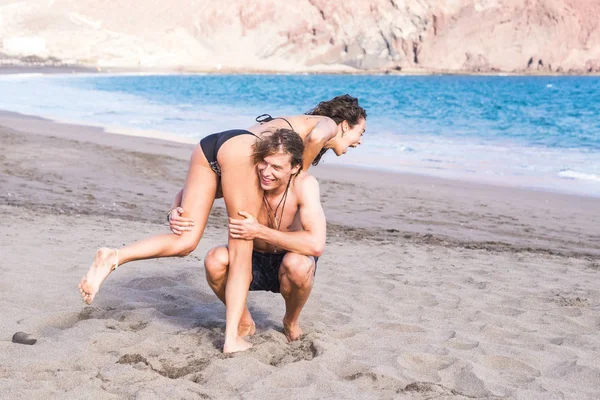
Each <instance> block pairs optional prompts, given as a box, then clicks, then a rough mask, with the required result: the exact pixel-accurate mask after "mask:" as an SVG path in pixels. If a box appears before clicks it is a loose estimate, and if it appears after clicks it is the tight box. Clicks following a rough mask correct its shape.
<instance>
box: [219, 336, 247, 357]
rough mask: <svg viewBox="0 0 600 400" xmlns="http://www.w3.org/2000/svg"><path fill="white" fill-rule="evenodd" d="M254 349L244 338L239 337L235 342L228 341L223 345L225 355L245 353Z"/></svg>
mask: <svg viewBox="0 0 600 400" xmlns="http://www.w3.org/2000/svg"><path fill="white" fill-rule="evenodd" d="M250 347H252V344H250V343H248V342H246V341H245V340H244V339H242V337H240V336H238V337H236V338H235V339H234V340H231V341H227V339H225V344H224V345H223V353H225V354H228V353H237V352H238V351H245V350H248V349H249V348H250Z"/></svg>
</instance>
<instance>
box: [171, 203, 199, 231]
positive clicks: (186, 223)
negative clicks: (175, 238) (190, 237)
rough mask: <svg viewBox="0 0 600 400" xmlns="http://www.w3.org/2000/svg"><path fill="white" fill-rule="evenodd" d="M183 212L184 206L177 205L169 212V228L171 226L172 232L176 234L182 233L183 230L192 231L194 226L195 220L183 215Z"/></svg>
mask: <svg viewBox="0 0 600 400" xmlns="http://www.w3.org/2000/svg"><path fill="white" fill-rule="evenodd" d="M183 213H184V211H183V208H181V207H177V208H174V209H173V210H172V211H171V213H170V214H169V228H171V232H173V233H174V234H176V235H181V234H182V233H183V232H187V231H191V230H192V227H193V226H194V220H193V219H190V218H184V217H182V216H181V214H183Z"/></svg>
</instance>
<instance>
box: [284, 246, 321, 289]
mask: <svg viewBox="0 0 600 400" xmlns="http://www.w3.org/2000/svg"><path fill="white" fill-rule="evenodd" d="M313 271H314V263H313V261H312V259H311V258H310V257H307V256H303V255H300V254H296V253H288V254H286V255H285V257H284V258H283V261H282V263H281V270H280V275H284V276H286V277H287V279H289V281H290V282H291V283H292V284H293V285H294V286H297V287H302V286H304V285H306V284H308V283H310V282H311V278H312V275H313Z"/></svg>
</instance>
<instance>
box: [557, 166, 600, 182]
mask: <svg viewBox="0 0 600 400" xmlns="http://www.w3.org/2000/svg"><path fill="white" fill-rule="evenodd" d="M558 176H560V177H561V178H567V179H576V180H583V181H594V182H600V175H596V174H586V173H585V172H577V171H572V170H570V169H567V170H563V171H560V172H559V173H558Z"/></svg>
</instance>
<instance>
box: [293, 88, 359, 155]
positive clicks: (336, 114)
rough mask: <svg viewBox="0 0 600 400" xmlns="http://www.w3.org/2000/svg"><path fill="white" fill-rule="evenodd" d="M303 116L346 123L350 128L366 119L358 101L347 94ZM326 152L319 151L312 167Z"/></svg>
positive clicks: (323, 103)
mask: <svg viewBox="0 0 600 400" xmlns="http://www.w3.org/2000/svg"><path fill="white" fill-rule="evenodd" d="M305 115H321V116H324V117H329V118H331V119H332V120H334V121H335V123H336V124H338V125H339V124H341V123H342V122H344V121H348V124H349V125H350V127H351V128H352V127H354V126H355V125H356V124H358V123H359V122H360V120H361V119H367V112H366V111H365V109H364V108H362V107H361V106H360V105H358V99H357V98H356V97H352V96H350V95H349V94H345V95H342V96H337V97H334V98H333V99H331V100H328V101H322V102H320V103H319V104H318V105H317V106H316V107H315V108H313V109H312V110H310V111H308V112H307V113H305ZM326 151H327V149H321V151H320V152H319V154H318V155H317V156H316V157H315V159H314V160H313V162H312V165H317V164H318V163H319V161H321V157H323V154H325V152H326Z"/></svg>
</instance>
